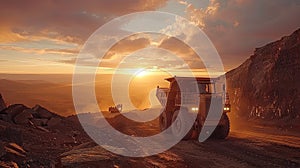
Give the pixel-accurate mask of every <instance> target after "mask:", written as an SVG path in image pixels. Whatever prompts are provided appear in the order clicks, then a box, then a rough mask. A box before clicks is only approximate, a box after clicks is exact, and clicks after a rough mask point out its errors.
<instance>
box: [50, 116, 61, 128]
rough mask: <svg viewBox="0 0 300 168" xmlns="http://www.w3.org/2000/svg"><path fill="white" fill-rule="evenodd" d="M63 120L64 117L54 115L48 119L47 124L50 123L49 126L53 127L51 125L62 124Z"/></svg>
mask: <svg viewBox="0 0 300 168" xmlns="http://www.w3.org/2000/svg"><path fill="white" fill-rule="evenodd" d="M61 122H62V119H60V118H58V117H52V118H51V119H50V120H49V121H48V123H47V125H48V127H50V128H51V127H55V126H57V125H59V124H61Z"/></svg>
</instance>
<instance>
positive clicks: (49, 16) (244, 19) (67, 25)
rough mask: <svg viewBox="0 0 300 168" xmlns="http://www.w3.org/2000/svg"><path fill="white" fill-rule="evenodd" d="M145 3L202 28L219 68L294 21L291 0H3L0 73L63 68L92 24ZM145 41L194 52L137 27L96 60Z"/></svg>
mask: <svg viewBox="0 0 300 168" xmlns="http://www.w3.org/2000/svg"><path fill="white" fill-rule="evenodd" d="M149 10H151V11H164V12H169V13H174V14H177V15H180V16H182V17H184V18H186V19H188V20H190V21H191V22H192V23H193V24H195V25H197V26H199V28H201V29H203V31H204V32H205V33H206V34H207V35H208V37H209V38H210V40H211V41H212V42H213V44H214V45H215V47H216V48H217V51H218V52H219V54H220V56H221V58H222V61H223V63H224V66H225V71H228V70H230V69H232V68H235V67H237V66H238V65H239V64H241V63H242V62H243V61H245V60H246V59H247V58H248V57H249V56H250V55H251V54H252V53H253V50H254V49H255V48H256V47H261V46H262V45H265V44H267V43H269V42H272V41H274V40H277V39H279V38H280V37H282V36H284V35H288V34H291V33H292V32H293V31H294V30H296V29H297V28H299V27H300V22H299V16H300V1H299V0H91V1H80V0H72V1H71V0H69V1H68V0H59V1H58V0H43V1H40V0H26V1H17V0H8V1H2V2H1V5H0V19H1V22H0V73H14V74H37V73H38V74H39V73H40V74H56V73H61V74H70V73H72V72H73V68H74V61H75V59H76V57H77V54H78V53H79V51H80V49H81V48H82V46H83V44H84V43H85V41H86V40H87V39H88V37H89V36H90V35H91V34H92V33H93V32H94V31H96V30H97V29H98V28H99V27H100V26H102V25H103V24H105V23H107V22H109V21H110V20H112V19H114V18H116V17H118V16H122V15H124V14H129V13H132V12H140V11H149ZM151 46H158V47H161V48H164V49H170V50H174V52H175V53H176V54H179V55H183V57H189V56H192V55H194V53H190V52H189V51H190V50H189V49H188V48H187V46H185V45H184V44H182V43H180V42H179V41H178V40H176V39H172V38H170V37H164V36H163V35H145V34H144V35H136V36H134V37H130V38H127V39H124V40H122V41H120V42H119V43H118V44H117V45H116V46H115V47H114V48H112V49H111V50H110V52H109V53H108V54H107V56H106V62H105V63H104V64H103V65H102V66H103V68H104V69H105V70H107V69H108V70H109V69H112V68H113V67H115V65H117V64H118V63H119V62H120V61H122V59H117V58H120V57H122V56H124V55H128V54H131V53H133V52H135V51H136V50H140V49H143V48H147V47H151ZM145 53H146V54H147V51H145V52H144V53H143V54H144V55H146V54H145ZM136 54H137V55H135V57H139V55H138V54H139V53H136ZM151 54H152V56H151V58H153V57H155V56H156V57H157V56H158V55H155V54H153V53H152V52H149V53H148V56H149V55H151ZM158 54H159V57H168V56H167V54H166V53H165V54H164V53H161V52H159V53H158ZM133 57H134V56H133ZM140 57H142V56H140ZM193 63H195V62H194V61H191V62H190V63H189V64H193ZM136 64H138V63H135V64H134V65H136ZM155 64H158V65H157V66H160V65H159V62H158V61H157V62H152V64H151V67H152V69H156V68H157V66H153V65H155ZM171 64H172V63H171V62H170V65H171ZM140 65H142V66H141V67H143V66H144V67H147V66H148V65H147V64H143V62H141V63H140ZM149 65H150V64H149ZM87 66H88V65H87ZM100 66H101V65H100ZM128 66H130V65H128ZM174 67H175V69H176V68H177V67H176V66H174ZM191 67H192V68H194V66H192V65H191ZM137 68H139V67H137ZM178 68H179V69H180V67H178ZM107 72H108V73H110V71H107ZM143 73H145V72H143ZM143 73H142V74H139V75H145V74H143Z"/></svg>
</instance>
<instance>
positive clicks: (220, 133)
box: [213, 114, 230, 139]
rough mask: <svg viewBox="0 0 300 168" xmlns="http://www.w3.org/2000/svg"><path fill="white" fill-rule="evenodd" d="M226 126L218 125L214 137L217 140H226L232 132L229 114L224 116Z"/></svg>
mask: <svg viewBox="0 0 300 168" xmlns="http://www.w3.org/2000/svg"><path fill="white" fill-rule="evenodd" d="M222 117H223V119H222V120H224V121H223V122H224V124H223V125H218V126H217V128H216V129H215V131H214V133H213V134H214V137H216V138H217V139H225V138H226V137H227V136H228V134H229V131H230V122H229V118H228V116H227V114H224V115H223V116H222Z"/></svg>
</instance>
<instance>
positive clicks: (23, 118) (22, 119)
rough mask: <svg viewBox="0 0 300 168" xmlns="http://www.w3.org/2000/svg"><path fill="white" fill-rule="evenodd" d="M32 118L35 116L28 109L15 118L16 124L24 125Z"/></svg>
mask: <svg viewBox="0 0 300 168" xmlns="http://www.w3.org/2000/svg"><path fill="white" fill-rule="evenodd" d="M32 118H33V116H32V114H31V112H30V109H26V110H24V111H23V112H21V113H20V114H18V115H17V116H16V117H15V118H14V122H15V123H16V124H20V125H24V124H28V122H29V119H32Z"/></svg>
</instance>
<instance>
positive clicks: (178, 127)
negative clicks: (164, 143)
mask: <svg viewBox="0 0 300 168" xmlns="http://www.w3.org/2000/svg"><path fill="white" fill-rule="evenodd" d="M178 114H179V110H176V111H175V112H174V114H173V117H172V133H173V135H174V136H182V135H183V134H184V130H185V127H186V121H184V120H183V119H182V118H180V117H178ZM176 119H177V120H176ZM173 125H174V126H173ZM192 134H193V127H192V128H191V129H190V130H189V132H188V133H186V135H185V136H184V137H183V138H182V140H189V139H191V138H192Z"/></svg>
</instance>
